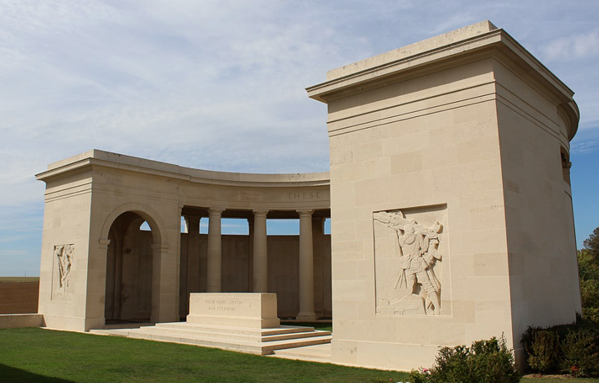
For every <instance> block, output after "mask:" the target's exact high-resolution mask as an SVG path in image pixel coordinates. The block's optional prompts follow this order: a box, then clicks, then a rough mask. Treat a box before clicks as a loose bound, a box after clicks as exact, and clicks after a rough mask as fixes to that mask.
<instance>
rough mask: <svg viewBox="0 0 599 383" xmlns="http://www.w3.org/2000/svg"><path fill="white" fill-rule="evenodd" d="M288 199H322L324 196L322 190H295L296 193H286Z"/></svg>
mask: <svg viewBox="0 0 599 383" xmlns="http://www.w3.org/2000/svg"><path fill="white" fill-rule="evenodd" d="M286 194H287V199H290V200H310V199H320V198H322V197H324V196H323V195H322V193H321V192H319V191H317V192H315V191H311V192H295V193H286Z"/></svg>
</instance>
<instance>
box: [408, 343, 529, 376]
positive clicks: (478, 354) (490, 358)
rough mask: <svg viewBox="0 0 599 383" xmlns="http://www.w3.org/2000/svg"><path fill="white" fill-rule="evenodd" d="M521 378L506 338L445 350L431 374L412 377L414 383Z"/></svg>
mask: <svg viewBox="0 0 599 383" xmlns="http://www.w3.org/2000/svg"><path fill="white" fill-rule="evenodd" d="M519 381H520V374H519V373H518V370H517V369H516V367H515V365H514V356H513V354H512V351H511V350H509V349H508V348H507V346H506V342H505V338H504V337H503V336H502V337H501V338H500V339H497V338H495V337H493V338H491V339H490V340H480V341H477V342H474V343H472V346H471V347H467V346H456V347H453V348H452V347H443V348H442V349H441V350H439V354H438V355H437V357H436V358H435V365H434V366H433V368H431V369H430V370H426V369H421V370H420V371H412V372H411V373H410V382H412V383H424V382H431V383H515V382H519Z"/></svg>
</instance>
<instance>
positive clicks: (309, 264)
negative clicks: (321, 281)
mask: <svg viewBox="0 0 599 383" xmlns="http://www.w3.org/2000/svg"><path fill="white" fill-rule="evenodd" d="M224 210H225V209H224V208H211V209H209V211H208V218H209V222H208V249H207V253H208V254H207V265H206V268H207V270H206V271H207V276H206V277H207V281H206V289H207V291H208V292H220V291H221V265H222V250H221V215H222V212H223V211H224ZM297 212H298V213H299V217H300V238H299V295H300V312H299V314H298V315H297V318H296V319H297V320H301V321H313V320H316V314H315V312H314V246H313V242H312V213H313V210H298V211H297ZM267 214H268V211H267V210H254V230H253V231H254V233H253V235H254V237H253V243H254V247H253V258H254V263H253V278H252V291H253V292H267V291H268V256H267V234H266V215H267Z"/></svg>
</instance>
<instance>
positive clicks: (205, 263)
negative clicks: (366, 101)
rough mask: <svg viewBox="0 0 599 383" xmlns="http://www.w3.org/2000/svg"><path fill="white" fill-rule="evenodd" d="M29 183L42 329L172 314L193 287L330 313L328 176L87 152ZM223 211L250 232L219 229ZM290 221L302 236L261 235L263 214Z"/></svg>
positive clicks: (291, 310)
mask: <svg viewBox="0 0 599 383" xmlns="http://www.w3.org/2000/svg"><path fill="white" fill-rule="evenodd" d="M37 178H38V179H40V180H43V181H44V182H46V198H45V200H46V202H45V215H44V236H43V240H42V263H41V273H40V281H41V282H40V305H39V312H40V313H43V314H44V317H45V320H46V325H47V326H48V327H50V328H62V329H70V330H75V331H88V330H89V329H92V328H101V327H103V326H104V325H105V324H106V322H107V321H116V322H118V321H123V320H124V321H128V320H134V321H144V320H149V321H152V322H167V321H177V320H180V319H181V318H184V317H185V315H186V314H187V313H188V304H189V294H190V293H193V292H274V293H277V296H278V305H279V315H280V316H282V317H284V318H288V317H296V318H297V319H299V320H314V319H317V317H322V316H329V317H330V315H331V303H330V302H331V294H332V293H331V275H330V251H331V250H330V235H324V232H323V224H324V220H325V219H326V218H329V217H330V197H329V194H330V192H329V179H328V173H312V174H242V173H223V172H213V171H205V170H200V169H191V168H184V167H180V166H177V165H172V164H166V163H161V162H156V161H151V160H145V159H141V158H136V157H130V156H124V155H119V154H115V153H109V152H104V151H100V150H92V151H89V152H86V153H83V154H80V155H78V156H75V157H71V158H68V159H65V160H62V161H59V162H57V163H54V164H50V165H49V166H48V170H47V171H45V172H43V173H40V174H38V175H37ZM182 217H183V218H185V222H186V226H187V233H185V232H183V233H182V232H181V219H182ZM202 218H208V221H209V223H208V233H207V234H201V233H200V230H199V227H200V220H201V219H202ZM224 218H244V219H247V220H248V224H249V235H226V234H223V233H222V230H221V226H222V220H223V219H224ZM298 218H299V222H300V234H299V236H297V235H283V236H282V235H267V230H266V229H267V219H298ZM144 222H147V224H148V226H149V227H150V229H151V231H149V232H148V231H145V230H142V228H141V227H142V224H143V223H144ZM315 274H316V275H315ZM315 304H316V305H317V306H318V309H317V310H315Z"/></svg>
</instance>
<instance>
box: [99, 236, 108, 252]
mask: <svg viewBox="0 0 599 383" xmlns="http://www.w3.org/2000/svg"><path fill="white" fill-rule="evenodd" d="M98 242H99V245H100V249H102V250H106V249H108V245H110V239H108V238H100V240H99V241H98Z"/></svg>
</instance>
